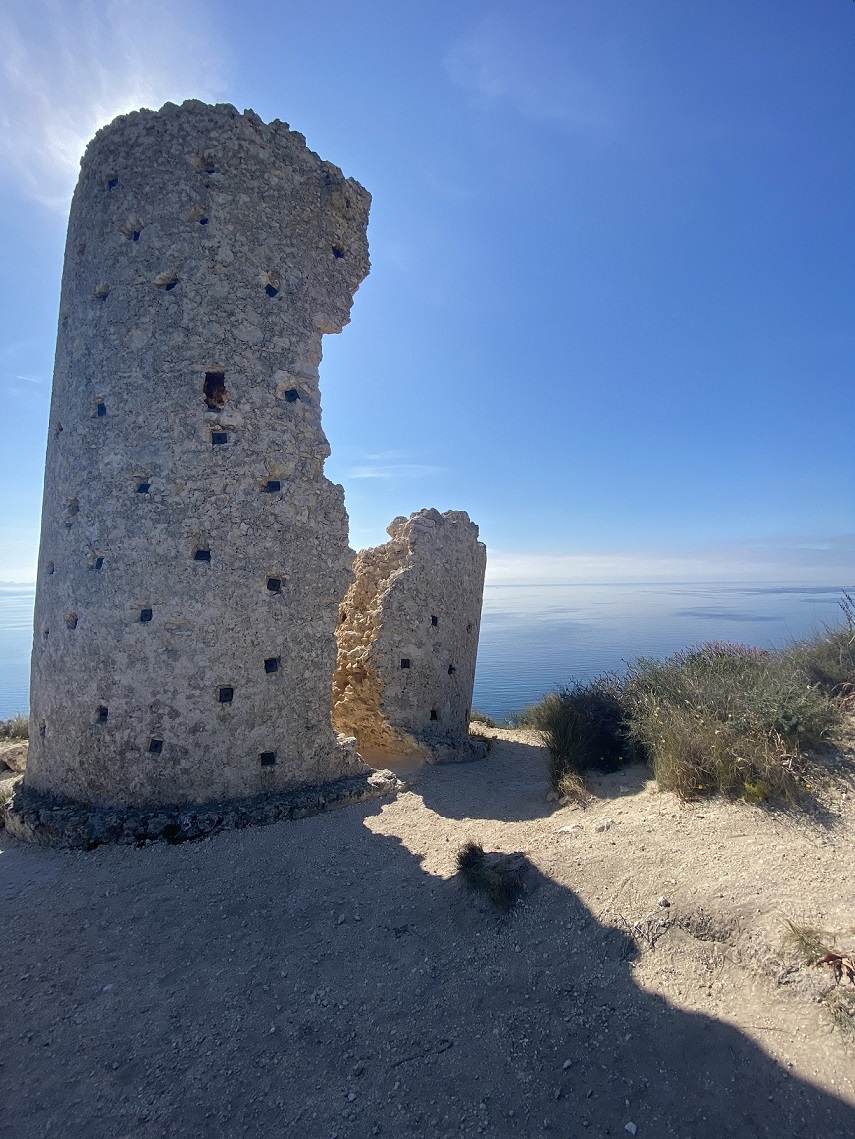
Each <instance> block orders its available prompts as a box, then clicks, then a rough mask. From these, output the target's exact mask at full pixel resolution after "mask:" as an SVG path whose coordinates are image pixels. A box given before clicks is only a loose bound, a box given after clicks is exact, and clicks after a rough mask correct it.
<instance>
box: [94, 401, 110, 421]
mask: <svg viewBox="0 0 855 1139" xmlns="http://www.w3.org/2000/svg"><path fill="white" fill-rule="evenodd" d="M95 414H96V416H97V417H98V418H99V419H103V418H104V416H105V415H106V414H107V405H106V403H104V402H103V401H100V402H98V403H96V404H95Z"/></svg>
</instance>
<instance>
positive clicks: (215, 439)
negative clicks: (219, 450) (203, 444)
mask: <svg viewBox="0 0 855 1139" xmlns="http://www.w3.org/2000/svg"><path fill="white" fill-rule="evenodd" d="M228 441H229V436H228V432H226V431H212V432H211V446H212V447H222V445H223V444H224V443H228Z"/></svg>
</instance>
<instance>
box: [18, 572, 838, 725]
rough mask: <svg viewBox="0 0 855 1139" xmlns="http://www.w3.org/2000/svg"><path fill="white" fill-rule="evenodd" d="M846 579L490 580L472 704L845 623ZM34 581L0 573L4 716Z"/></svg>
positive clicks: (24, 697) (22, 673)
mask: <svg viewBox="0 0 855 1139" xmlns="http://www.w3.org/2000/svg"><path fill="white" fill-rule="evenodd" d="M853 591H855V586H853V585H849V586H846V585H838V584H818V583H815V582H813V583H796V582H790V581H767V582H757V581H745V580H733V581H730V580H729V581H722V580H718V579H716V580H709V581H661V582H651V581H620V582H603V581H595V582H570V583H558V582H554V583H548V584H543V583H539V582H538V583H526V582H513V583H505V582H501V583H490V582H488V583H487V584H486V585H485V588H484V605H483V612H482V621H481V637H480V643H479V650H478V664H477V669H476V674H475V693H474V697H473V706H474V707H476V708H478V709H479V710H480V711H482V712H485V713H487V714H489V715H491V716H495V717H496V718H497V719H502V718H504V717H506V716H508V715H510V714H513V713H514V712H518V711H521V710H522V709H523V708H524V707H526V706H527V705H529V704H532V703H536V702H537V701H538V700H540V699H541V698H542V697H543V696H544V695H545V694H546V693H547V692H549V691H554V690H555V689H557V688H559V687H561V686H562V685H566V684H570V683H573V682H574V681H581V682H585V681H588V680H591V679H593V677H594V676H597V675H601V674H602V673H605V672H620V671H621V670H622V668H623V667H625V666H626V664H627V663H628V662H629V661H631V660H633V659H635V658H636V657H638V656H650V657H654V658H657V659H664V658H665V657H667V656H669V655H671V654H672V653H674V652H677V651H679V650H680V649H683V648H687V647H689V646H691V645H693V644H701V643H704V642H709V641H726V642H731V643H740V644H750V645H754V646H756V647H758V648H770V649H774V648H780V647H783V646H784V645H785V644H787V643H788V642H789V641H792V640H794V639H800V638H803V637H805V636H808V635H810V634H811V633H812V632H814V631H816V630H817V629H818V628H820V627H821V626H822V625H823V624H826V625H828V624H836V623H839V621H840V609H839V602H840V601H841V600H842V598H843V596H844V594H845V593H847V592H853ZM34 599H35V585H34V584H33V583H31V582H0V718H7V717H9V716H11V715H14V714H16V713H18V712H26V711H27V707H28V704H29V669H30V651H31V647H32V624H33V602H34Z"/></svg>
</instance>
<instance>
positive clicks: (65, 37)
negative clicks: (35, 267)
mask: <svg viewBox="0 0 855 1139" xmlns="http://www.w3.org/2000/svg"><path fill="white" fill-rule="evenodd" d="M211 22H212V17H211V12H210V9H209V8H208V7H207V6H205V5H204V4H202V3H201V2H200V0H182V3H180V4H175V3H171V2H170V0H135V2H131V0H102V2H101V3H94V2H92V0H12V3H11V5H6V6H5V8H4V11H3V12H2V13H0V42H2V44H3V53H2V59H0V172H2V175H3V176H4V177H5V178H7V179H11V180H13V181H14V183H15V184H16V186H17V188H18V189H19V190H20V191H21V192H23V193H24V194H25V195H26V196H27V197H29V198H32V199H35V200H37V201H39V202H41V203H42V204H44V205H46V206H48V207H49V208H51V209H56V210H60V211H63V212H64V211H65V210H66V209H67V208H68V200H69V198H70V195H71V192H72V190H73V188H74V184H75V182H76V180H77V173H78V167H79V161H80V157H81V155H82V153H83V150H84V148H85V146H86V143H87V142H88V141H89V139H90V138H91V137H92V136H93V135H94V134H95V132H96V131H97V130H98V128H99V127H101V126H103V125H104V124H105V123H108V122H110V121H111V120H112V119H113V118H115V116H116V115H120V114H123V113H126V112H128V111H132V110H137V109H138V108H140V107H151V108H156V107H159V106H161V105H162V104H163V103H165V102H167V101H168V100H172V101H173V102H181V101H182V100H183V99H186V98H200V99H212V98H215V97H216V95H217V94H218V93H219V92H221V90H222V84H223V74H224V71H225V65H224V62H223V53H222V52H221V51H220V49H219V48H218V46H217V45H216V43H215V42H214V39H213V37H211V36H210V35H209V34H206V32H205V31H203V29H205V28H210V26H211Z"/></svg>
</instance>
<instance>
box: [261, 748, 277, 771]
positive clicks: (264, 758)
mask: <svg viewBox="0 0 855 1139" xmlns="http://www.w3.org/2000/svg"><path fill="white" fill-rule="evenodd" d="M258 762H259V763H260V764H261V766H262V767H273V766H274V765H275V763H276V752H275V751H263V752H262V753H261V754H260V755H259V757H258Z"/></svg>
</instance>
